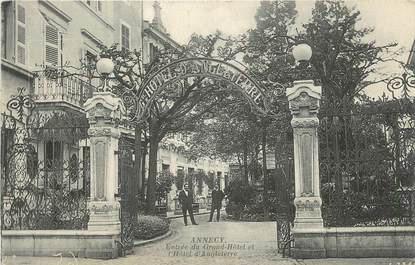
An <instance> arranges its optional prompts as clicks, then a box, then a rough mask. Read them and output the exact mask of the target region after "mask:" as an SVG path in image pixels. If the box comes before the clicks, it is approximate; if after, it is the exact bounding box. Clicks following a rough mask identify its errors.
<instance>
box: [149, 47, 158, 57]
mask: <svg viewBox="0 0 415 265" xmlns="http://www.w3.org/2000/svg"><path fill="white" fill-rule="evenodd" d="M149 50H150V51H149V54H150V62H152V61H153V60H154V59H155V57H156V55H157V52H158V49H157V47H156V46H155V45H154V44H153V43H150V45H149Z"/></svg>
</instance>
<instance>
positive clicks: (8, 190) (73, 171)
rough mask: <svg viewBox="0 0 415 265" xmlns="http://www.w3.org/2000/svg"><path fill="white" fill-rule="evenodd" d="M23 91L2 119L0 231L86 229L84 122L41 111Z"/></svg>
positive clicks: (78, 116)
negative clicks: (0, 223) (0, 212)
mask: <svg viewBox="0 0 415 265" xmlns="http://www.w3.org/2000/svg"><path fill="white" fill-rule="evenodd" d="M23 92H24V90H23V89H21V90H19V95H17V96H15V97H13V98H11V99H10V100H9V102H8V104H7V107H8V109H9V113H8V114H5V113H3V114H2V115H1V120H2V124H1V160H0V162H1V174H2V179H3V181H2V183H1V188H2V193H1V196H2V202H1V211H2V214H1V218H2V229H5V230H21V229H25V230H27V229H29V230H42V229H86V228H87V223H88V220H89V212H88V210H87V199H88V197H89V190H90V188H89V180H90V177H89V172H90V171H89V170H90V169H89V155H88V148H87V146H86V145H84V146H83V147H82V146H81V142H82V141H84V142H85V141H87V140H86V137H87V129H88V123H87V121H86V118H85V116H84V115H82V114H81V115H75V114H74V113H69V114H68V113H66V114H65V113H64V111H61V112H60V114H58V112H54V111H49V112H46V113H41V112H39V111H38V110H37V109H36V104H35V103H34V101H33V99H32V98H31V97H30V96H29V95H24V94H23ZM65 117H71V119H74V120H77V123H73V122H72V121H71V119H69V120H68V119H66V118H65Z"/></svg>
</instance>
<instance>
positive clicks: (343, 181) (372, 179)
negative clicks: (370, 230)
mask: <svg viewBox="0 0 415 265" xmlns="http://www.w3.org/2000/svg"><path fill="white" fill-rule="evenodd" d="M414 87H415V76H412V77H410V76H408V75H406V74H404V75H403V76H402V77H397V78H393V79H391V81H390V82H389V83H388V85H387V90H385V93H384V95H383V96H382V97H380V98H379V99H371V98H362V99H361V100H360V101H358V102H357V101H350V100H349V101H342V102H325V103H323V104H322V105H323V108H322V110H321V112H320V114H319V118H320V129H319V137H320V175H321V194H322V200H323V205H322V214H323V221H324V224H325V226H396V225H400V226H401V225H413V224H414V221H415V218H414V216H415V215H414V213H415V211H414V210H415V208H414V206H415V205H414V203H415V201H414V199H415V193H414V192H415V191H414V189H413V187H414V184H415V102H414V98H413V97H411V96H410V94H411V93H410V91H409V90H410V88H414ZM399 90H401V96H400V95H398V93H397V92H399ZM387 92H388V95H387V94H386V93H387Z"/></svg>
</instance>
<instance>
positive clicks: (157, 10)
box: [151, 1, 166, 33]
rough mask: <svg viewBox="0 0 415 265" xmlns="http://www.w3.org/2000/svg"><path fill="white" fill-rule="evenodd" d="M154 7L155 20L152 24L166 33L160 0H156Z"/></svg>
mask: <svg viewBox="0 0 415 265" xmlns="http://www.w3.org/2000/svg"><path fill="white" fill-rule="evenodd" d="M153 8H154V18H153V21H152V23H151V25H152V26H153V27H154V28H156V29H158V30H159V31H161V32H163V33H166V28H165V27H164V25H163V21H161V7H160V2H159V1H154V4H153Z"/></svg>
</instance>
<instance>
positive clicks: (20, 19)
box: [16, 5, 26, 64]
mask: <svg viewBox="0 0 415 265" xmlns="http://www.w3.org/2000/svg"><path fill="white" fill-rule="evenodd" d="M16 32H17V41H16V59H17V60H16V61H17V63H19V64H26V10H25V8H24V7H23V6H21V5H17V23H16Z"/></svg>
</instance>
